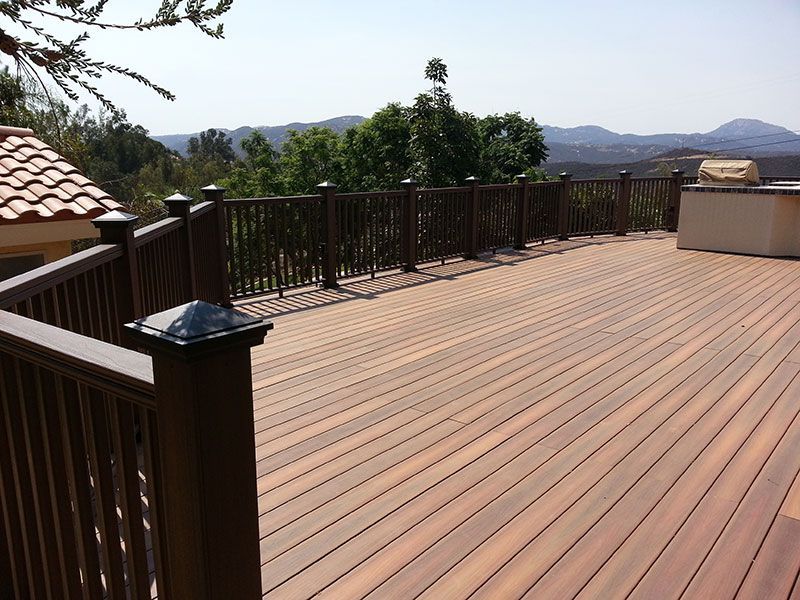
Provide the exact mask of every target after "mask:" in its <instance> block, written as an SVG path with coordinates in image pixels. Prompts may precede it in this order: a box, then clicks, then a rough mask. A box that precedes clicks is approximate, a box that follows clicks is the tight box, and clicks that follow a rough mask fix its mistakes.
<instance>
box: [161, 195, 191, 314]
mask: <svg viewBox="0 0 800 600" xmlns="http://www.w3.org/2000/svg"><path fill="white" fill-rule="evenodd" d="M164 204H166V205H167V210H168V211H169V216H170V217H180V218H181V219H183V227H181V252H182V253H183V257H184V260H185V264H186V269H184V270H183V273H181V275H182V277H183V293H184V294H185V298H186V300H188V301H191V300H196V299H197V272H196V270H195V266H194V244H192V217H191V209H192V199H191V198H190V197H189V196H184V195H183V194H179V193H177V192H176V193H174V194H172V196H170V197H169V198H164Z"/></svg>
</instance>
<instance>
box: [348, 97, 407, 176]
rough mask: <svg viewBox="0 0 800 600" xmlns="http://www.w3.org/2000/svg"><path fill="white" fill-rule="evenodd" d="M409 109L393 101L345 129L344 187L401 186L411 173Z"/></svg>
mask: <svg viewBox="0 0 800 600" xmlns="http://www.w3.org/2000/svg"><path fill="white" fill-rule="evenodd" d="M407 112H408V110H407V109H406V108H404V107H403V106H401V105H400V104H397V103H393V104H389V105H387V106H386V107H385V108H382V109H381V110H379V111H378V112H376V113H375V114H374V115H372V117H371V118H369V119H367V120H366V121H364V122H362V123H360V124H359V125H357V126H355V127H351V128H350V129H347V130H346V131H345V132H344V134H343V139H342V162H343V177H344V179H343V181H342V184H343V187H345V188H346V189H349V190H353V191H358V190H391V189H397V188H398V185H399V183H400V181H402V180H403V179H405V178H406V177H408V176H409V175H410V174H411V164H412V163H411V152H410V143H411V127H410V124H409V121H408V115H407Z"/></svg>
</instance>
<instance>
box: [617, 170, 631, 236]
mask: <svg viewBox="0 0 800 600" xmlns="http://www.w3.org/2000/svg"><path fill="white" fill-rule="evenodd" d="M619 177H620V186H619V198H617V205H616V209H617V210H616V213H617V214H616V215H615V219H614V220H615V221H616V223H617V232H616V233H617V235H626V234H627V233H628V212H629V211H630V206H631V172H630V171H620V172H619Z"/></svg>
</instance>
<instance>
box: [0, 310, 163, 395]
mask: <svg viewBox="0 0 800 600" xmlns="http://www.w3.org/2000/svg"><path fill="white" fill-rule="evenodd" d="M0 341H1V342H2V345H3V349H4V350H6V351H8V352H9V353H10V354H13V355H14V356H18V357H20V358H24V359H25V360H27V361H29V362H31V363H34V364H36V365H38V366H40V367H44V368H46V369H48V370H50V371H52V372H54V373H59V374H61V375H64V376H67V377H69V378H70V379H73V380H75V381H77V382H79V383H85V384H90V385H92V386H93V387H96V388H97V389H100V390H103V391H105V392H108V393H113V394H116V395H118V396H120V397H122V398H125V399H126V400H130V401H131V402H134V403H136V404H138V405H140V406H143V407H144V408H148V409H151V410H153V409H155V408H156V404H155V397H154V391H153V364H152V360H151V359H150V357H149V356H146V355H144V354H140V353H139V352H134V351H132V350H128V349H126V348H120V347H119V346H115V345H113V344H108V343H106V342H102V341H100V340H95V339H92V338H89V337H86V336H83V335H80V334H77V333H73V332H71V331H67V330H65V329H61V328H58V327H53V326H52V325H48V324H46V323H39V322H38V321H34V320H32V319H27V318H25V317H21V316H19V315H15V314H12V313H9V312H7V311H1V310H0Z"/></svg>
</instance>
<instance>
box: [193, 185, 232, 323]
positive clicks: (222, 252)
mask: <svg viewBox="0 0 800 600" xmlns="http://www.w3.org/2000/svg"><path fill="white" fill-rule="evenodd" d="M200 191H201V192H203V198H204V199H205V200H206V202H213V203H214V212H215V213H216V218H217V228H216V231H217V233H216V240H215V241H214V248H213V249H212V252H213V256H214V258H213V260H214V262H215V263H216V265H217V269H216V270H217V283H218V285H219V288H218V290H217V297H216V298H215V301H216V302H218V303H219V304H220V305H221V306H224V307H225V308H230V307H231V306H233V304H231V284H230V281H229V279H228V278H229V275H228V245H227V243H226V239H227V236H226V234H225V231H226V221H225V219H226V217H225V188H223V187H219V186H217V185H213V184H212V185H207V186H206V187H204V188H202V189H201V190H200Z"/></svg>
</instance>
